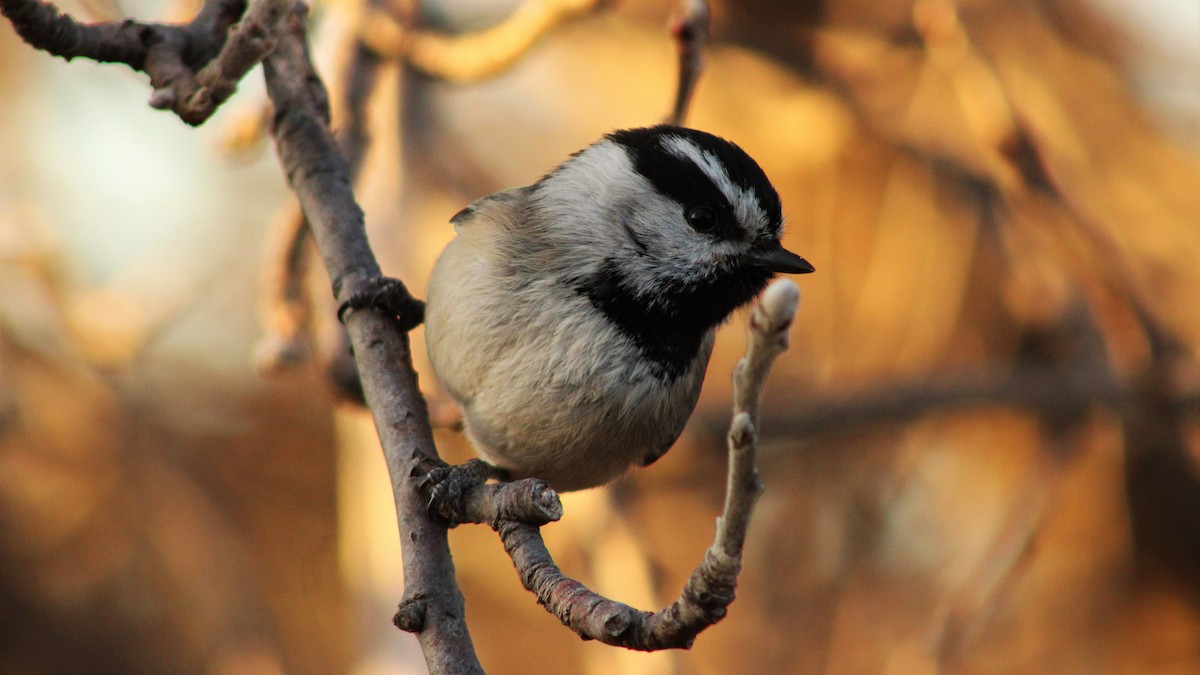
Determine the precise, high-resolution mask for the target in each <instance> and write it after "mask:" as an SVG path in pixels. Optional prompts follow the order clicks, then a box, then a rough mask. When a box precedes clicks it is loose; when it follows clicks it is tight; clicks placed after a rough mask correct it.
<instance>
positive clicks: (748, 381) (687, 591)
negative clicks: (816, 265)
mask: <svg viewBox="0 0 1200 675" xmlns="http://www.w3.org/2000/svg"><path fill="white" fill-rule="evenodd" d="M799 298H800V296H799V290H798V289H797V288H796V285H795V284H794V283H792V282H791V281H790V280H786V279H781V280H779V281H776V282H775V283H773V284H772V285H771V286H770V287H769V288H768V289H767V291H766V292H765V293H764V294H763V296H762V298H761V299H760V300H759V302H757V303H755V306H754V308H753V309H752V310H751V312H750V321H749V324H750V344H749V346H748V347H747V351H746V356H745V357H744V358H743V359H742V360H741V361H739V362H738V365H737V368H736V369H735V370H734V375H733V388H734V408H733V420H732V422H731V424H730V428H729V439H728V442H729V475H728V482H727V486H726V492H725V507H724V510H723V511H722V514H721V517H720V518H719V519H718V520H717V532H716V535H715V537H714V540H713V544H712V546H711V547H710V548H709V549H708V551H707V552H706V553H705V556H704V560H703V561H702V562H701V563H700V564H699V565H698V566H697V567H696V569H695V570H694V571H693V572H692V575H691V577H690V578H689V579H688V582H687V584H685V586H684V588H683V592H682V593H681V594H680V596H679V598H678V599H677V600H676V601H675V602H674V603H672V604H671V605H670V606H669V607H667V608H666V609H663V610H661V611H658V612H654V613H651V612H646V611H642V610H639V609H635V608H633V607H630V606H629V605H626V604H623V603H620V602H615V601H613V600H609V599H608V598H605V597H603V596H601V595H599V594H597V593H595V592H594V591H592V590H590V589H589V588H587V587H586V586H584V585H583V584H582V583H580V582H578V581H575V580H574V579H571V578H569V577H567V576H566V575H564V574H563V573H562V571H561V570H560V569H559V568H558V566H557V565H556V564H555V563H554V559H553V557H552V556H551V555H550V552H549V550H547V549H546V544H545V542H544V541H543V540H542V535H541V532H540V530H539V529H538V525H540V524H541V523H540V522H536V521H535V522H521V520H527V519H521V520H516V519H511V518H508V519H506V518H503V517H501V518H499V519H496V518H495V516H494V514H495V510H491V511H487V512H482V513H481V512H478V511H476V512H474V513H468V514H467V515H465V516H463V518H462V521H461V522H473V523H487V524H489V525H491V526H492V529H494V530H496V532H497V533H498V534H499V535H500V540H501V541H502V542H503V543H504V550H505V551H507V552H508V555H509V556H510V557H511V558H512V560H513V564H514V565H515V566H516V568H517V573H518V574H519V575H520V577H521V583H523V584H524V585H525V588H527V589H529V590H530V591H532V592H533V593H534V595H536V596H537V599H538V602H539V603H541V604H542V605H543V606H545V607H546V609H547V611H549V612H550V613H551V614H554V615H555V616H557V617H558V618H559V620H560V621H562V622H563V624H564V625H566V626H567V627H568V628H570V629H571V630H573V631H575V632H576V633H577V634H579V635H580V636H581V637H583V638H586V639H594V640H599V641H600V642H603V643H605V644H610V645H615V646H619V647H626V648H629V649H636V650H641V651H655V650H660V649H675V648H682V649H687V648H688V647H691V645H692V643H693V641H694V640H695V639H696V636H697V635H698V634H699V633H700V632H701V631H703V630H704V629H705V628H707V627H709V626H711V625H712V624H714V623H716V622H718V621H720V620H721V619H722V618H723V617H724V616H725V614H726V612H727V610H728V607H729V604H730V603H731V602H733V598H734V590H735V588H736V586H737V579H738V575H739V574H740V572H741V569H742V545H743V543H744V542H745V540H746V530H747V528H748V526H749V523H750V516H751V514H752V512H753V510H754V504H755V502H756V501H757V499H758V496H759V494H760V493H761V492H762V484H761V482H759V479H758V471H757V469H756V468H755V458H756V453H757V446H758V433H757V431H756V428H755V420H756V419H757V416H758V403H759V398H760V395H761V393H762V388H763V385H764V384H765V383H766V380H767V375H768V374H769V372H770V368H771V364H772V363H773V362H774V360H775V358H776V357H777V356H779V354H781V353H783V351H784V350H785V349H787V334H788V328H789V327H790V326H791V324H792V319H793V318H794V317H795V313H796V308H797V305H798V303H799ZM520 482H525V481H519V483H520ZM534 483H535V485H533V486H530V487H525V488H519V489H518V488H515V487H514V488H512V491H513V492H514V493H517V494H521V493H525V492H527V491H528V494H529V495H530V497H532V496H533V495H537V497H538V498H540V499H546V493H545V492H534V491H533V490H531V489H530V488H531V487H532V488H533V489H534V490H536V481H535V482H534ZM507 485H513V486H515V485H517V484H515V483H514V484H507ZM500 487H505V486H500ZM483 488H484V489H488V488H491V489H497V486H492V485H488V486H483ZM477 491H479V490H478V489H477V490H473V491H472V492H477ZM551 494H552V493H551ZM464 498H465V497H464ZM470 499H472V500H476V501H477V499H476V498H475V497H471V498H470ZM476 508H478V507H476Z"/></svg>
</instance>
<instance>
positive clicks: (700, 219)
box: [686, 206, 717, 232]
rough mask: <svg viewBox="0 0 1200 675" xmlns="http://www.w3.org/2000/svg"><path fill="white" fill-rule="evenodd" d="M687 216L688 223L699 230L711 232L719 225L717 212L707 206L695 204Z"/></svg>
mask: <svg viewBox="0 0 1200 675" xmlns="http://www.w3.org/2000/svg"><path fill="white" fill-rule="evenodd" d="M686 217H687V221H688V225H691V226H692V229H693V230H695V231H697V232H711V231H712V229H713V228H714V227H716V226H717V214H715V213H713V212H712V209H710V208H708V207H707V206H693V207H692V208H690V209H688V211H687V214H686Z"/></svg>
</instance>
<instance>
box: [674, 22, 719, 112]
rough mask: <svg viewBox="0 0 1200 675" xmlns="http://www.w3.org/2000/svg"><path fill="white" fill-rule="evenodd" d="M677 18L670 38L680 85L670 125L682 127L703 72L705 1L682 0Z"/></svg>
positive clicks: (706, 27)
mask: <svg viewBox="0 0 1200 675" xmlns="http://www.w3.org/2000/svg"><path fill="white" fill-rule="evenodd" d="M680 5H681V7H680V11H679V15H678V16H676V17H675V18H674V19H672V21H671V35H673V36H674V37H675V44H676V46H677V47H678V50H679V82H678V84H677V86H676V89H675V104H674V105H673V106H672V107H671V116H670V117H668V118H667V122H668V123H669V124H674V125H678V126H682V125H683V123H684V122H685V121H686V120H687V113H688V108H689V107H690V105H691V102H692V94H694V93H695V91H696V83H697V82H699V81H700V73H701V72H702V71H703V70H704V47H705V45H706V44H707V43H708V33H709V11H708V2H707V1H706V0H682V2H680Z"/></svg>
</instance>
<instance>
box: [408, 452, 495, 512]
mask: <svg viewBox="0 0 1200 675" xmlns="http://www.w3.org/2000/svg"><path fill="white" fill-rule="evenodd" d="M501 475H503V471H502V470H501V469H499V468H497V467H494V466H492V465H491V464H488V463H487V462H485V461H483V460H482V459H472V460H471V461H469V462H466V463H465V464H455V465H453V466H449V465H446V466H439V467H436V468H433V469H431V470H430V471H429V473H427V474H425V479H424V480H423V481H422V483H421V490H422V492H425V493H427V494H428V495H429V501H428V503H427V504H426V508H427V509H428V511H429V515H431V516H433V517H435V518H438V519H440V520H443V521H445V522H447V523H450V524H457V523H459V522H463V521H464V518H463V515H464V514H463V512H464V504H463V497H464V496H465V495H467V494H468V493H469V492H471V490H474V489H475V488H477V487H479V486H480V485H483V484H484V483H486V482H487V481H488V479H489V478H494V477H500V476H501Z"/></svg>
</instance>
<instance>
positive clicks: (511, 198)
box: [450, 186, 530, 227]
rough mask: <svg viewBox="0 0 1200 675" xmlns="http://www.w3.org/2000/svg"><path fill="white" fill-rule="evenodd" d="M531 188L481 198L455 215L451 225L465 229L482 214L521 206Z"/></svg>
mask: <svg viewBox="0 0 1200 675" xmlns="http://www.w3.org/2000/svg"><path fill="white" fill-rule="evenodd" d="M529 190H530V186H525V187H519V188H513V189H511V190H503V191H501V192H496V193H494V194H490V195H488V196H486V197H480V198H479V199H476V200H475V201H473V202H471V203H470V204H469V205H467V207H466V208H464V209H463V210H461V211H459V212H458V213H456V214H454V217H453V218H451V219H450V222H451V224H453V225H454V226H455V227H463V226H467V225H470V224H471V222H472V221H475V220H477V219H476V216H477V215H479V214H480V213H484V212H487V211H492V210H493V209H497V208H498V209H504V210H509V209H512V208H513V207H515V206H517V205H519V204H521V203H523V202H524V200H525V199H526V198H527V197H528V194H529Z"/></svg>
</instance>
